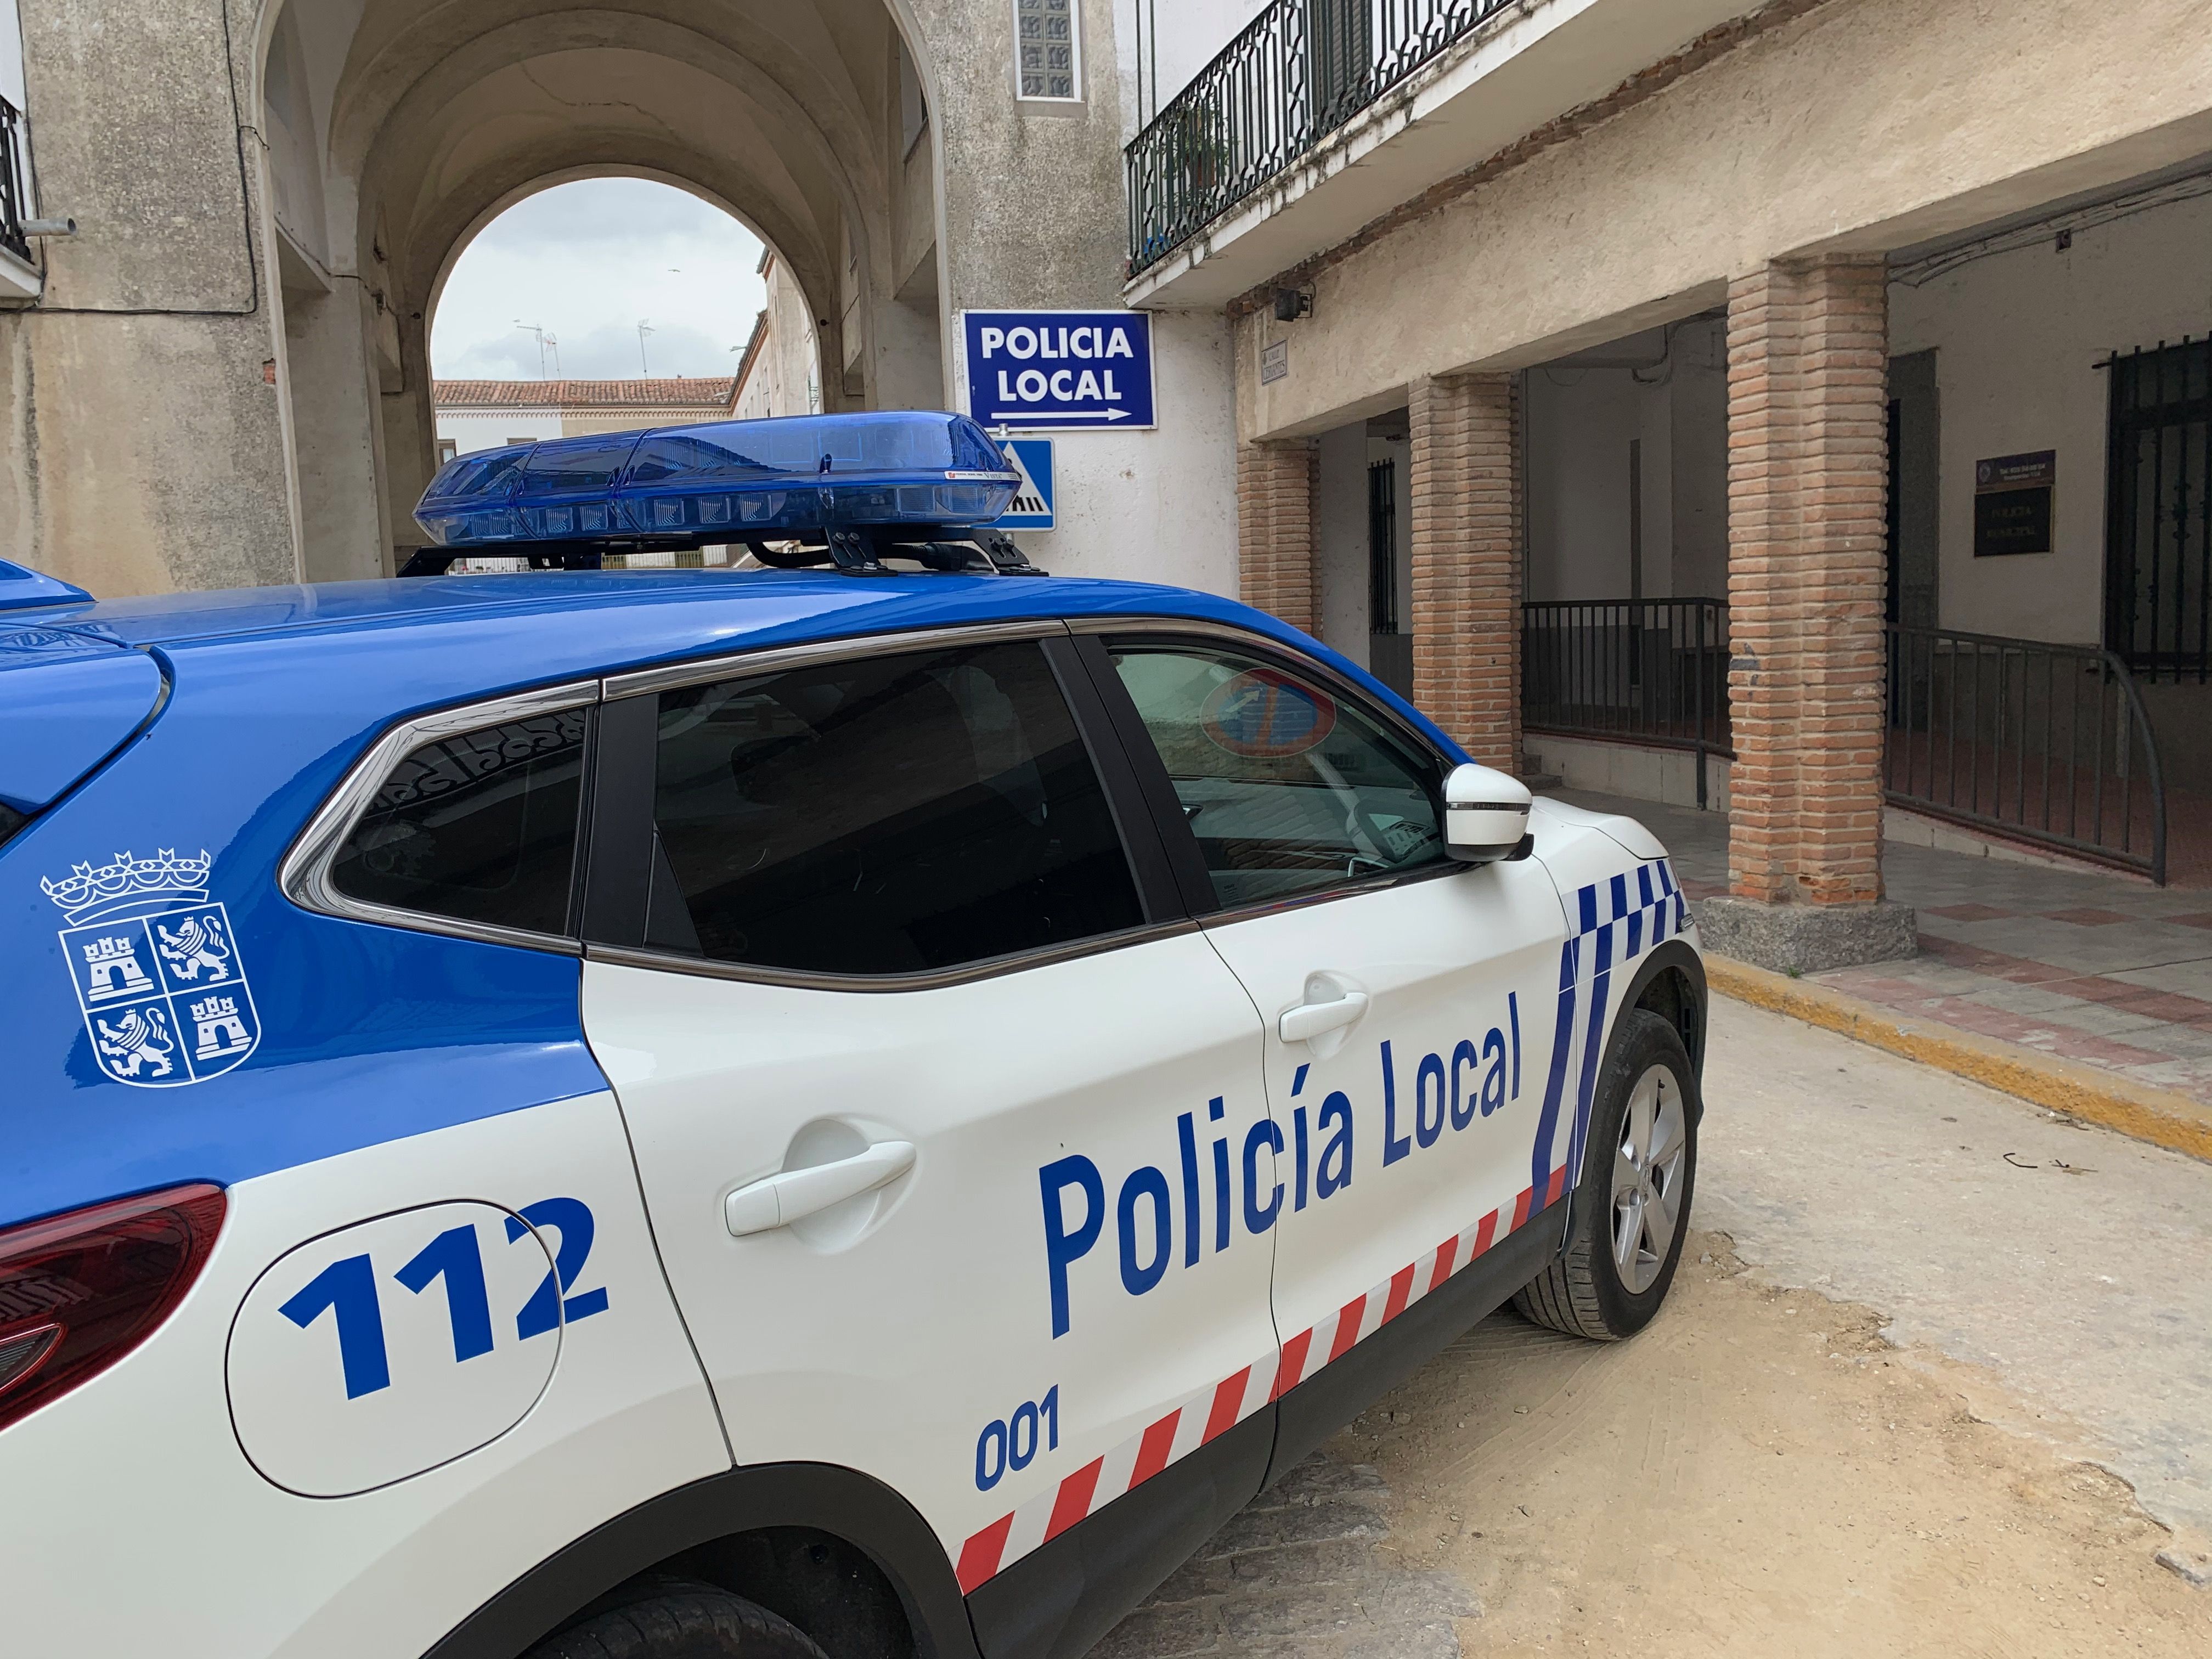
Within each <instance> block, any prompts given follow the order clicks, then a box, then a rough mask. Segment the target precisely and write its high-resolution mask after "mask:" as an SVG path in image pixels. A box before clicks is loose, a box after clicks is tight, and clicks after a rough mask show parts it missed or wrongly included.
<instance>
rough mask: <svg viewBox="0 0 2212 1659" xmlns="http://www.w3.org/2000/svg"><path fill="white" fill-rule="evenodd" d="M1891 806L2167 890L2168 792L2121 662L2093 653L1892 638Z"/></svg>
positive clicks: (1961, 638)
mask: <svg viewBox="0 0 2212 1659" xmlns="http://www.w3.org/2000/svg"><path fill="white" fill-rule="evenodd" d="M1888 665H1889V668H1888V678H1889V685H1888V704H1889V732H1888V743H1887V749H1886V753H1885V756H1884V769H1885V773H1886V777H1885V781H1886V783H1887V788H1888V793H1889V799H1891V800H1892V801H1893V802H1894V803H1895V804H1896V805H1899V806H1902V807H1905V808H1907V809H1909V810H1911V811H1916V812H1923V813H1927V814H1929V816H1931V817H1939V818H1948V819H1951V820H1953V821H1954V822H1957V823H1964V824H1967V825H1970V826H1972V827H1974V828H1978V829H1990V830H1994V831H1996V833H1998V834H1999V835H2002V836H2007V837H2008V838H2010V839H2013V840H2016V841H2023V842H2029V843H2031V844H2033V845H2038V846H2043V847H2048V848H2052V849H2054V850H2057V851H2061V852H2066V853H2071V854H2076V855H2078V856H2081V857H2084V858H2088V859H2092V860H2096V861H2097V862H2100V863H2103V864H2109V865H2113V866H2118V867H2119V868H2122V869H2127V870H2133V871H2136V872H2140V873H2142V874H2143V875H2147V876H2148V877H2149V878H2151V879H2152V880H2153V881H2154V882H2156V883H2158V884H2160V885H2161V886H2163V885H2164V884H2165V883H2166V786H2165V783H2164V781H2163V780H2162V778H2161V777H2160V771H2159V761H2158V744H2157V742H2156V740H2155V739H2154V737H2153V736H2152V732H2151V724H2150V718H2149V716H2148V714H2146V713H2145V712H2144V710H2143V703H2142V696H2140V694H2139V693H2138V692H2137V691H2136V683H2135V681H2134V679H2133V678H2131V677H2130V675H2129V672H2128V670H2127V665H2125V664H2124V663H2123V662H2122V661H2121V660H2120V659H2119V658H2118V656H2117V655H2115V654H2114V653H2112V652H2110V651H2107V650H2106V649H2104V648H2102V647H2098V646H2092V645H2081V646H2075V645H2049V644H2045V643H2042V642H2040V641H2034V640H2012V639H2002V638H1998V637H1996V636H1994V635H1986V634H1960V633H1954V632H1953V631H1952V630H1950V629H1938V628H1905V627H1900V626H1898V625H1896V624H1891V625H1890V627H1889V629H1888Z"/></svg>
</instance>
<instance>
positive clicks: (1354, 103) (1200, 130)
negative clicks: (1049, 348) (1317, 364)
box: [1126, 0, 1516, 276]
mask: <svg viewBox="0 0 2212 1659" xmlns="http://www.w3.org/2000/svg"><path fill="white" fill-rule="evenodd" d="M1515 3H1516V0H1275V3H1274V4H1273V5H1271V6H1269V7H1268V8H1267V9H1266V10H1265V11H1263V12H1261V14H1260V15H1258V16H1257V17H1255V18H1254V19H1253V20H1252V21H1251V22H1250V23H1249V24H1248V25H1246V27H1245V28H1244V30H1243V33H1240V34H1239V35H1237V38H1236V39H1235V40H1231V42H1230V43H1229V44H1228V46H1225V48H1223V50H1222V52H1221V54H1220V56H1218V57H1217V58H1215V59H1214V60H1213V61H1212V63H1210V64H1207V65H1206V67H1205V68H1204V69H1203V70H1200V71H1199V74H1198V76H1197V77H1196V78H1195V79H1194V80H1193V81H1192V82H1191V83H1190V84H1189V85H1188V86H1187V87H1185V88H1183V89H1182V91H1181V92H1179V93H1177V94H1176V96H1175V97H1174V99H1173V100H1170V102H1169V104H1168V106H1166V107H1165V108H1164V109H1163V110H1161V111H1160V112H1159V113H1158V115H1156V116H1155V117H1154V118H1152V122H1151V123H1150V125H1147V126H1146V128H1145V130H1144V131H1142V132H1139V134H1138V135H1137V136H1136V137H1135V138H1134V139H1133V140H1132V141H1131V143H1130V144H1129V147H1128V149H1127V155H1126V160H1127V167H1128V173H1129V274H1130V275H1131V276H1135V275H1137V274H1138V273H1139V272H1140V271H1143V270H1146V269H1148V268H1149V267H1151V266H1152V265H1154V264H1158V262H1159V261H1160V260H1161V259H1163V258H1165V257H1166V256H1167V255H1168V254H1169V253H1170V252H1173V251H1174V249H1175V248H1176V247H1177V246H1179V245H1181V244H1182V243H1183V242H1184V241H1187V240H1189V238H1190V237H1192V236H1193V235H1194V234H1197V233H1198V232H1199V231H1200V230H1201V229H1203V228H1205V227H1206V224H1207V223H1208V222H1211V221H1212V220H1213V219H1214V218H1216V217H1217V216H1219V215H1220V214H1222V213H1223V212H1225V211H1226V210H1228V209H1230V208H1232V207H1234V206H1235V205H1236V204H1237V203H1239V202H1241V201H1243V199H1244V198H1245V197H1247V196H1249V195H1250V194H1251V193H1252V192H1253V191H1255V190H1258V189H1259V188H1260V187H1261V185H1265V184H1266V183H1267V181H1268V180H1269V179H1272V178H1273V177H1274V176H1275V175H1276V174H1277V173H1281V172H1282V171H1283V170H1284V169H1285V168H1286V167H1289V166H1290V165H1291V163H1292V162H1293V161H1297V158H1298V157H1299V156H1301V155H1304V154H1305V152H1306V151H1308V150H1310V149H1312V148H1313V147H1314V145H1315V144H1316V143H1319V142H1320V141H1321V139H1322V138H1323V137H1326V136H1327V135H1328V134H1329V133H1330V132H1332V131H1334V130H1335V129H1337V128H1338V127H1340V126H1342V125H1344V124H1345V123H1346V121H1348V120H1350V119H1351V118H1352V117H1353V116H1355V115H1357V114H1358V113H1359V112H1360V111H1362V110H1364V109H1365V108H1367V107H1368V106H1370V105H1371V104H1373V103H1374V102H1375V101H1376V100H1377V99H1379V98H1381V97H1382V96H1383V94H1385V93H1387V92H1389V90H1390V89H1391V88H1393V87H1395V86H1396V85H1397V84H1398V83H1399V82H1401V81H1403V80H1404V79H1405V78H1406V77H1407V76H1409V75H1411V74H1413V71H1414V70H1418V69H1419V68H1420V67H1421V66H1422V65H1423V64H1427V63H1429V62H1430V61H1431V59H1433V58H1436V57H1437V56H1438V55H1439V54H1440V53H1442V52H1444V51H1445V50H1447V49H1448V48H1449V47H1450V46H1454V45H1455V44H1457V43H1458V42H1459V41H1460V40H1462V39H1464V38H1465V37H1466V36H1467V35H1468V33H1470V32H1472V31H1473V30H1474V27H1476V26H1477V25H1478V24H1480V23H1481V22H1483V21H1485V20H1486V19H1488V18H1490V17H1492V16H1494V15H1497V14H1498V13H1499V12H1501V11H1504V10H1505V9H1507V8H1508V7H1509V6H1510V5H1513V4H1515Z"/></svg>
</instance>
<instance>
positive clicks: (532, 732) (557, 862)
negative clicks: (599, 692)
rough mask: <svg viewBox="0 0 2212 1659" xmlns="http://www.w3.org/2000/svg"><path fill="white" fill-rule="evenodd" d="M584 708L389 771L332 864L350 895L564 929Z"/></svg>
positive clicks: (522, 723) (515, 725) (454, 743)
mask: <svg viewBox="0 0 2212 1659" xmlns="http://www.w3.org/2000/svg"><path fill="white" fill-rule="evenodd" d="M586 714H587V711H586V710H584V709H581V708H570V709H564V710H562V712H561V713H559V714H540V715H537V716H534V717H532V719H529V720H510V721H508V722H507V723H506V724H505V725H502V726H485V727H483V728H482V729H481V730H479V731H475V732H462V733H461V734H460V735H459V736H457V737H450V738H438V739H436V740H435V741H434V742H430V743H426V744H423V745H422V747H421V748H419V749H416V750H412V751H411V752H410V753H409V755H408V756H407V757H406V758H405V759H404V760H403V761H401V762H400V763H399V764H398V766H396V767H394V768H393V769H392V775H391V776H390V777H388V778H386V780H385V781H384V786H383V787H381V788H380V789H379V790H378V791H377V792H376V795H375V797H374V799H372V800H371V801H370V802H369V805H368V811H366V812H364V813H363V814H362V817H361V820H360V822H359V823H356V824H355V826H354V829H353V833H352V834H351V835H349V836H347V837H346V841H345V845H344V846H343V847H341V848H339V849H338V852H337V857H336V858H335V859H333V860H331V869H330V880H331V885H332V886H333V887H334V888H336V889H337V891H339V892H341V893H343V894H344V895H345V896H347V897H349V898H356V899H362V900H365V901H366V902H369V903H372V904H383V905H390V906H392V907H393V908H398V909H402V910H418V911H422V912H423V913H424V914H426V915H435V916H446V917H449V918H451V919H452V920H453V921H471V922H487V923H490V924H491V925H493V926H495V927H515V928H520V929H523V930H524V931H526V932H529V933H564V932H566V931H567V929H568V895H569V889H570V886H571V884H572V881H573V876H574V868H575V858H576V814H577V809H578V806H579V804H580V800H581V798H582V787H581V786H582V781H583V770H584V732H585V728H586Z"/></svg>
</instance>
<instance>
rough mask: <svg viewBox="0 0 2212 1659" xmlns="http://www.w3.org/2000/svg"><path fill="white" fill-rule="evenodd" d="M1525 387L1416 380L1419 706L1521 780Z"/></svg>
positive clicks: (1495, 380) (1411, 401) (1482, 377)
mask: <svg viewBox="0 0 2212 1659" xmlns="http://www.w3.org/2000/svg"><path fill="white" fill-rule="evenodd" d="M1519 402H1520V399H1519V388H1518V385H1517V378H1516V376H1514V375H1511V374H1456V375H1452V376H1449V377H1444V378H1438V379H1433V380H1430V379H1424V380H1416V381H1414V382H1413V388H1412V392H1411V395H1410V396H1409V398H1408V399H1407V412H1408V414H1409V416H1410V418H1411V421H1412V426H1413V526H1412V528H1413V701H1414V702H1415V703H1416V704H1418V705H1419V707H1420V708H1421V710H1422V711H1423V712H1424V713H1425V714H1427V715H1428V716H1429V717H1430V718H1431V720H1435V721H1436V723H1437V725H1439V726H1443V729H1444V730H1445V731H1447V732H1449V733H1450V734H1451V735H1452V736H1453V737H1455V738H1457V739H1458V740H1459V741H1460V743H1461V744H1462V746H1464V747H1465V749H1466V750H1467V752H1468V754H1469V755H1471V756H1473V757H1474V758H1475V759H1476V760H1478V761H1480V762H1481V763H1483V764H1484V765H1485V766H1494V767H1496V768H1498V769H1499V770H1500V771H1502V772H1508V773H1511V774H1513V775H1516V776H1517V775H1519V774H1520V771H1521V592H1522V586H1521V477H1520V470H1519V465H1518V458H1519V445H1520V409H1519Z"/></svg>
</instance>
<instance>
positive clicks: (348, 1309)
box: [277, 1198, 607, 1400]
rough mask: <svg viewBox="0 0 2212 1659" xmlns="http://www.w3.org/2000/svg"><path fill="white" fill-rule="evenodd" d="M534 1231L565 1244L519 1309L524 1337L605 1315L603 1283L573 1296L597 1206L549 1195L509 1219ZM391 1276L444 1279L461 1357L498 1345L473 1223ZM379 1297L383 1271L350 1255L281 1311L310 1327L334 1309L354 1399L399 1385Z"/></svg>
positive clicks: (425, 1285)
mask: <svg viewBox="0 0 2212 1659" xmlns="http://www.w3.org/2000/svg"><path fill="white" fill-rule="evenodd" d="M533 1229H535V1230H538V1231H550V1232H552V1233H554V1234H555V1235H556V1236H557V1237H558V1238H559V1240H560V1244H559V1248H558V1249H556V1252H555V1254H554V1258H553V1271H552V1272H551V1273H548V1274H547V1275H546V1276H545V1278H544V1281H543V1282H542V1283H540V1284H539V1285H538V1289H537V1290H536V1291H535V1292H533V1293H532V1296H531V1297H530V1299H529V1300H528V1301H527V1302H526V1303H525V1304H523V1305H522V1307H521V1309H520V1311H519V1312H518V1313H517V1314H516V1315H515V1316H514V1334H515V1338H516V1340H518V1341H527V1340H530V1339H531V1338H532V1337H533V1336H540V1335H543V1334H544V1333H545V1332H547V1331H550V1330H554V1329H556V1328H559V1327H560V1326H561V1325H562V1324H563V1323H568V1324H574V1322H576V1321H577V1320H579V1319H585V1318H588V1317H589V1316H592V1314H595V1313H603V1312H605V1310H606V1306H607V1293H606V1291H605V1289H604V1288H601V1289H599V1290H592V1291H583V1292H581V1293H580V1294H579V1295H574V1296H571V1295H570V1294H568V1292H569V1291H570V1290H571V1289H572V1288H573V1287H574V1284H575V1282H576V1279H577V1278H578V1276H579V1275H580V1274H581V1273H582V1272H583V1271H584V1261H585V1259H586V1257H588V1256H589V1255H591V1253H592V1212H591V1208H590V1206H587V1205H586V1204H585V1203H584V1201H583V1200H581V1199H575V1198H548V1199H541V1200H538V1202H537V1203H535V1204H531V1205H526V1206H524V1208H523V1210H522V1212H521V1214H520V1218H517V1217H515V1216H509V1217H507V1243H509V1244H513V1243H519V1242H520V1241H521V1240H522V1239H524V1238H526V1237H530V1236H531V1234H532V1230H533ZM392 1278H393V1279H396V1280H398V1283H399V1284H400V1285H402V1286H404V1288H405V1289H407V1290H408V1291H412V1292H413V1293H414V1294H415V1295H416V1296H420V1295H422V1293H423V1292H425V1291H428V1289H429V1288H430V1286H431V1285H433V1284H435V1283H438V1282H440V1281H443V1283H444V1285H445V1295H446V1317H447V1322H449V1323H450V1324H451V1325H452V1327H453V1360H454V1363H455V1364H459V1363H460V1362H462V1361H464V1360H469V1359H474V1358H477V1356H478V1355H479V1354H487V1353H489V1352H491V1351H492V1348H493V1346H494V1337H493V1330H492V1313H491V1300H490V1295H489V1291H487V1290H486V1289H485V1286H484V1263H483V1244H482V1243H481V1242H480V1241H479V1239H478V1238H477V1230H476V1228H475V1227H474V1226H473V1225H462V1226H459V1227H449V1228H447V1230H446V1231H443V1232H441V1233H440V1234H439V1235H438V1236H437V1237H435V1238H433V1239H432V1240H431V1241H430V1242H429V1243H427V1244H425V1245H424V1246H423V1247H422V1249H419V1250H417V1251H416V1253H415V1255H414V1256H413V1257H412V1258H411V1259H410V1260H409V1261H407V1263H406V1264H405V1265H404V1266H403V1267H400V1268H399V1269H398V1271H397V1272H395V1273H393V1274H392ZM377 1295H378V1290H377V1280H376V1271H375V1268H374V1267H373V1266H372V1265H371V1263H370V1261H369V1258H368V1256H367V1255H349V1256H344V1257H341V1258H340V1259H339V1260H337V1261H333V1262H331V1264H330V1266H329V1267H325V1268H324V1269H323V1270H322V1272H320V1273H317V1274H316V1275H315V1276H314V1277H313V1279H309V1280H308V1281H307V1283H306V1284H305V1285H301V1287H300V1288H299V1290H298V1291H295V1292H294V1293H293V1295H292V1297H291V1298H290V1299H289V1301H287V1302H285V1303H284V1304H283V1306H282V1307H280V1308H279V1309H278V1310H277V1311H278V1312H280V1313H282V1314H283V1316H284V1317H285V1318H287V1319H289V1320H290V1321H291V1322H293V1323H294V1324H295V1325H297V1326H298V1327H300V1328H301V1329H302V1330H305V1329H307V1328H308V1327H309V1326H311V1325H313V1323H314V1322H316V1321H317V1320H319V1319H320V1318H321V1317H322V1316H323V1315H324V1314H325V1312H328V1313H329V1314H330V1315H331V1317H332V1320H333V1322H335V1323H336V1325H337V1335H338V1365H339V1369H340V1370H341V1371H342V1372H343V1375H344V1377H345V1391H346V1398H347V1399H349V1400H358V1399H360V1398H361V1397H362V1395H368V1394H374V1393H376V1392H377V1391H378V1390H379V1389H387V1388H390V1387H391V1386H392V1364H391V1360H390V1358H389V1356H388V1354H387V1352H386V1346H385V1340H384V1313H383V1310H382V1308H381V1307H380V1304H379V1303H378V1301H377Z"/></svg>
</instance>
